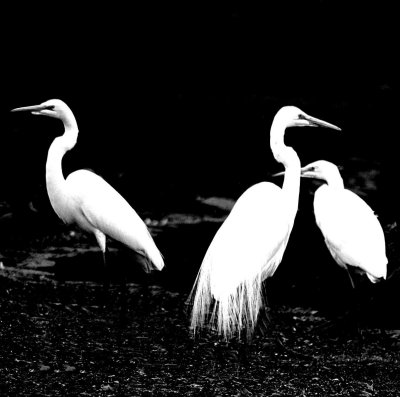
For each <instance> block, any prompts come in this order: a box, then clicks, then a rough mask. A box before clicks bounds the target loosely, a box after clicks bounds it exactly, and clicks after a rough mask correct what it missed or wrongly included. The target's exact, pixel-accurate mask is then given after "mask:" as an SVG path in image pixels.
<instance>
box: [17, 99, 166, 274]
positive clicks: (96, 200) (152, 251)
mask: <svg viewBox="0 0 400 397" xmlns="http://www.w3.org/2000/svg"><path fill="white" fill-rule="evenodd" d="M21 111H29V112H31V113H32V114H34V115H43V116H49V117H54V118H56V119H59V120H61V121H62V122H63V124H64V134H63V135H62V136H59V137H57V138H55V139H54V141H53V142H52V144H51V145H50V148H49V152H48V155H47V162H46V186H47V193H48V195H49V198H50V202H51V205H52V207H53V209H54V211H55V212H56V214H57V215H58V216H59V217H60V218H61V219H62V220H63V221H64V222H65V223H68V224H72V223H74V224H77V225H78V226H79V227H80V228H82V229H83V230H85V231H87V232H90V233H93V234H94V236H95V237H96V240H97V243H98V244H99V246H100V249H101V251H102V253H103V260H104V264H105V252H106V236H109V237H111V238H113V239H115V240H117V241H120V242H121V243H123V244H125V245H126V246H128V247H130V248H131V249H132V250H134V251H136V252H137V253H138V254H139V255H140V256H142V257H143V258H144V261H143V262H144V263H143V265H144V267H145V270H147V271H149V270H152V269H157V270H161V269H162V268H163V266H164V261H163V258H162V255H161V253H160V251H159V250H158V248H157V247H156V245H155V243H154V240H153V239H152V237H151V235H150V233H149V230H148V229H147V226H146V225H145V223H144V222H143V221H142V220H141V219H140V217H139V215H138V214H137V213H136V212H135V210H134V209H133V208H132V207H131V206H130V205H129V204H128V202H127V201H126V200H125V199H124V198H123V197H122V196H121V195H120V194H119V193H118V192H117V191H116V190H115V189H114V188H113V187H111V186H110V185H109V184H108V183H107V182H106V181H105V180H104V179H103V178H101V177H100V176H98V175H96V174H95V173H93V172H91V171H88V170H78V171H75V172H73V173H71V174H70V175H69V176H68V177H67V179H64V176H63V172H62V164H61V163H62V158H63V156H64V154H65V153H66V152H67V151H68V150H71V149H72V148H73V147H74V146H75V144H76V142H77V138H78V125H77V123H76V120H75V117H74V115H73V113H72V111H71V109H70V108H69V107H68V106H67V105H66V104H65V103H64V102H63V101H60V100H58V99H52V100H49V101H46V102H44V103H42V104H40V105H35V106H27V107H21V108H17V109H13V110H12V112H21Z"/></svg>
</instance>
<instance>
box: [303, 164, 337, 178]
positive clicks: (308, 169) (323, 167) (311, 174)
mask: <svg viewBox="0 0 400 397" xmlns="http://www.w3.org/2000/svg"><path fill="white" fill-rule="evenodd" d="M330 175H340V173H339V169H338V167H337V166H336V165H335V164H333V163H331V162H329V161H326V160H318V161H314V162H313V163H310V164H307V165H306V166H304V167H302V168H301V176H302V177H303V178H316V179H323V180H327V179H329V176H330Z"/></svg>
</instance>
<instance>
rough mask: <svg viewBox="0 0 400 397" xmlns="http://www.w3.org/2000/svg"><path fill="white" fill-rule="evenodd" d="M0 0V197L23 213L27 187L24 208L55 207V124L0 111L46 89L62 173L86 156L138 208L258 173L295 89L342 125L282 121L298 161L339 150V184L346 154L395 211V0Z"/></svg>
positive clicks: (216, 189)
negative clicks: (67, 147)
mask: <svg viewBox="0 0 400 397" xmlns="http://www.w3.org/2000/svg"><path fill="white" fill-rule="evenodd" d="M3 11H4V12H3V14H2V17H3V18H2V19H3V22H4V23H3V24H2V28H1V29H2V34H1V37H2V38H1V40H2V48H1V54H2V57H1V64H2V72H1V76H2V84H1V91H0V98H1V103H0V109H1V113H0V117H1V123H2V127H1V129H2V131H1V136H2V139H1V148H2V151H1V153H2V155H1V156H0V178H1V182H2V183H1V188H0V201H1V202H2V203H6V207H7V210H4V209H3V212H5V211H11V212H12V213H14V214H22V217H24V216H25V215H26V214H30V210H29V209H28V208H29V203H32V204H33V206H34V208H36V210H37V211H38V214H39V215H38V216H39V218H37V216H36V215H35V216H36V218H35V219H36V220H35V222H38V219H39V222H41V221H42V220H43V219H44V218H46V219H51V222H53V223H54V224H55V223H56V222H58V220H57V218H56V216H55V214H54V213H53V212H52V209H51V207H50V204H49V201H48V198H47V194H46V189H45V178H44V175H45V174H44V166H45V161H46V154H47V150H48V147H49V145H50V143H51V141H52V139H54V136H55V134H56V132H57V131H58V133H61V132H62V124H61V123H60V122H59V121H58V120H53V119H48V118H40V117H35V116H32V115H30V114H21V113H10V110H11V109H12V108H14V107H19V106H27V105H33V104H39V103H41V102H43V101H45V100H48V99H51V98H58V99H62V100H64V101H65V102H66V103H67V104H68V105H69V106H70V108H71V109H72V111H73V112H74V114H75V116H76V119H77V121H78V125H79V128H80V135H79V141H78V145H77V146H76V147H75V148H74V149H73V150H72V151H71V152H69V153H68V154H67V155H66V156H65V158H64V161H63V167H64V172H65V174H66V175H67V174H68V173H69V172H71V171H73V170H75V169H78V168H82V167H85V168H91V169H93V170H95V171H96V172H98V173H99V174H101V175H102V176H104V177H105V178H106V180H107V181H109V182H110V183H111V184H112V185H113V186H114V187H115V188H117V190H119V191H120V192H121V193H122V194H123V196H124V197H126V198H127V200H128V201H129V202H130V203H131V204H132V205H133V206H134V208H136V209H137V211H138V212H139V214H143V213H144V212H150V213H153V214H156V215H155V216H156V217H157V216H162V215H163V214H166V213H168V212H173V211H185V210H186V209H187V206H188V203H190V202H192V201H193V200H194V199H195V198H196V197H197V196H198V195H200V196H211V195H218V196H227V197H231V198H233V199H236V198H237V197H238V196H239V195H240V194H241V193H242V192H243V191H244V190H245V189H246V188H247V187H248V186H250V185H251V184H253V183H256V182H258V181H261V180H268V179H270V175H271V173H274V172H277V171H280V170H282V166H281V165H279V164H277V163H276V162H275V160H274V159H273V157H272V154H271V152H270V149H269V139H268V136H269V128H270V125H271V121H272V118H273V116H274V114H275V113H276V111H277V110H278V109H279V108H280V107H281V106H284V105H295V106H298V107H300V108H301V109H302V110H304V111H305V112H307V113H308V114H310V115H312V116H315V117H318V118H321V119H323V120H326V121H328V122H331V123H334V124H336V125H339V126H340V127H341V128H342V130H343V132H342V133H340V134H338V133H336V132H334V131H330V130H325V129H311V128H306V129H292V130H289V131H288V133H287V134H286V143H287V144H289V145H292V146H293V147H294V148H295V150H296V151H297V152H298V154H299V156H300V158H301V161H302V163H303V164H306V163H308V162H310V161H313V160H318V159H323V158H324V159H327V160H330V161H333V162H335V163H336V164H338V165H341V166H344V169H343V172H342V174H343V176H344V178H345V183H346V184H347V182H348V180H349V179H350V178H351V177H352V173H354V175H355V174H357V173H358V172H359V171H360V168H358V167H363V169H364V168H366V169H367V171H368V169H369V167H373V168H374V169H375V170H378V174H379V175H378V176H379V177H378V179H377V180H375V181H374V183H375V184H376V185H374V186H375V187H376V188H374V189H371V191H366V192H364V193H365V194H366V195H367V196H364V198H365V199H366V200H367V201H368V202H369V204H370V205H371V206H372V207H373V208H374V209H375V211H376V212H377V213H378V214H379V216H380V219H381V221H382V223H383V224H385V225H386V224H391V223H393V222H394V221H396V220H398V218H399V210H398V202H399V193H398V192H397V175H398V160H397V152H398V144H397V135H398V118H399V116H398V105H399V99H398V98H399V95H398V91H399V87H398V82H397V75H398V70H399V69H398V61H397V53H398V34H397V33H398V29H397V23H398V21H397V12H396V10H395V8H394V5H393V4H389V2H388V3H386V2H382V1H381V2H379V3H374V4H368V3H359V4H358V3H352V4H351V5H350V4H349V2H337V1H327V0H326V1H316V0H314V1H308V2H306V1H303V2H295V1H283V2H282V1H280V2H265V3H264V4H263V5H249V4H246V5H243V4H241V5H227V4H218V5H216V4H214V5H204V4H200V3H199V4H191V5H188V4H186V5H182V4H178V3H175V4H163V5H158V4H148V5H133V6H132V5H130V6H128V5H126V6H121V5H118V4H106V5H99V4H96V5H95V6H93V7H92V8H84V7H76V6H72V5H67V4H66V3H65V4H54V3H53V4H50V5H47V4H45V3H41V4H40V5H39V4H33V5H32V4H31V5H30V6H29V7H27V6H26V5H22V4H20V5H17V6H15V7H11V6H9V7H8V8H5V9H4V10H3ZM371 169H372V168H371ZM367 177H368V172H367ZM277 183H279V181H277ZM305 186H308V187H310V186H311V185H310V184H308V185H307V184H305ZM356 187H357V186H356ZM360 189H361V190H362V186H360ZM300 204H301V203H300ZM309 211H310V208H309ZM307 216H310V215H309V213H308V215H307ZM310 219H311V218H310ZM29 222H30V221H29V220H28V219H26V220H25V226H24V227H27V228H28V227H29ZM32 222H33V221H32ZM0 227H3V228H5V227H8V224H3V226H1V225H0ZM30 227H32V228H33V229H34V228H35V227H37V224H32V223H31V225H30ZM3 232H5V231H3Z"/></svg>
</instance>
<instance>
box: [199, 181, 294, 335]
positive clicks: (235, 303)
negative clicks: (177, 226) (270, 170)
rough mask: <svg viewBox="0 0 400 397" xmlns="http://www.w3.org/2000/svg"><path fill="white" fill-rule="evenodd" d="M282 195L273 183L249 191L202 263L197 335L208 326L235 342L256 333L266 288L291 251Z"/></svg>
mask: <svg viewBox="0 0 400 397" xmlns="http://www.w3.org/2000/svg"><path fill="white" fill-rule="evenodd" d="M284 201H285V197H284V195H283V194H282V190H281V189H280V188H279V187H277V186H276V185H274V184H271V183H266V182H264V183H259V184H257V185H254V186H252V187H251V188H249V189H248V190H247V191H246V192H245V193H244V194H243V195H242V196H241V197H240V198H239V199H238V201H237V202H236V204H235V205H234V207H233V209H232V211H231V213H230V214H229V216H228V217H227V219H226V220H225V222H224V223H223V224H222V225H221V227H220V229H219V230H218V232H217V233H216V235H215V237H214V239H213V241H212V242H211V244H210V246H209V248H208V250H207V253H206V255H205V257H204V260H203V262H202V265H201V268H200V271H199V274H198V276H197V279H196V283H195V285H194V287H193V291H192V295H193V296H194V299H193V309H192V323H191V326H192V328H193V329H194V330H195V329H196V328H197V327H202V326H203V324H204V323H205V322H206V319H207V315H208V313H209V312H210V310H212V316H211V319H210V322H211V323H214V322H216V323H217V328H218V332H219V333H221V334H223V335H224V336H225V337H230V336H231V335H232V334H233V333H235V332H236V331H239V332H240V330H241V328H242V327H243V325H246V326H247V328H248V330H249V332H251V330H252V329H253V328H254V325H255V323H256V320H257V315H258V312H259V309H260V305H261V299H262V294H261V284H262V281H263V279H265V278H266V277H268V276H272V275H273V273H274V272H275V270H276V268H277V266H278V265H279V263H280V261H281V259H282V255H283V252H284V250H285V247H286V244H287V241H288V238H289V235H290V231H291V229H292V226H293V221H290V217H289V215H288V214H287V213H286V212H285V209H286V206H285V202H284Z"/></svg>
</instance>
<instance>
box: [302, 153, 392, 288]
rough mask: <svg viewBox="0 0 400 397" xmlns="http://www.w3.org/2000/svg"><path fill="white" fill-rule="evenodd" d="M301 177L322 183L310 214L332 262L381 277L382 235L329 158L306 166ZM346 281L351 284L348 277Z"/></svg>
mask: <svg viewBox="0 0 400 397" xmlns="http://www.w3.org/2000/svg"><path fill="white" fill-rule="evenodd" d="M301 176H302V177H304V178H317V179H322V180H323V181H325V182H326V184H323V185H322V186H321V187H319V188H318V189H317V190H316V192H315V195H314V214H315V220H316V223H317V225H318V227H319V229H320V230H321V232H322V234H323V236H324V239H325V243H326V246H327V247H328V249H329V251H330V253H331V254H332V257H333V258H334V260H335V261H336V263H337V264H338V265H339V266H341V267H343V268H345V269H346V270H348V266H352V267H354V268H357V269H358V270H360V271H362V272H363V273H365V274H366V275H367V277H368V278H369V279H370V280H371V281H372V282H373V283H376V282H377V281H378V280H379V279H382V278H383V279H385V278H386V271H387V269H386V267H387V263H388V260H387V258H386V248H385V236H384V233H383V230H382V226H381V225H380V223H379V221H378V218H377V217H376V215H375V214H374V212H373V210H372V209H371V208H370V207H369V205H368V204H367V203H366V202H365V201H364V200H363V199H361V198H360V197H359V196H358V195H356V194H355V193H353V192H352V191H350V190H348V189H345V188H344V184H343V180H342V178H341V176H340V173H339V170H338V168H337V166H336V165H335V164H333V163H331V162H329V161H325V160H319V161H315V162H313V163H311V164H308V165H306V166H305V167H303V168H302V169H301ZM349 276H350V273H349ZM350 280H351V283H352V285H353V287H354V283H353V280H352V278H351V276H350Z"/></svg>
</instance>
